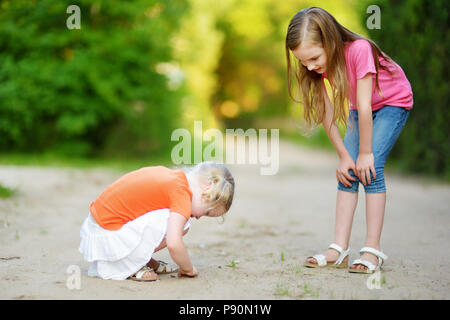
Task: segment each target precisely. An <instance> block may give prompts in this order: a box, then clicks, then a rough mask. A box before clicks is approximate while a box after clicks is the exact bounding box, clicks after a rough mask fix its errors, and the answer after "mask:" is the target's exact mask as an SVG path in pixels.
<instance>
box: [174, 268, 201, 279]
mask: <svg viewBox="0 0 450 320" xmlns="http://www.w3.org/2000/svg"><path fill="white" fill-rule="evenodd" d="M196 276H198V271H197V269H196V268H195V267H194V266H192V270H189V271H186V270H182V269H181V268H180V269H179V270H178V277H189V278H193V277H196Z"/></svg>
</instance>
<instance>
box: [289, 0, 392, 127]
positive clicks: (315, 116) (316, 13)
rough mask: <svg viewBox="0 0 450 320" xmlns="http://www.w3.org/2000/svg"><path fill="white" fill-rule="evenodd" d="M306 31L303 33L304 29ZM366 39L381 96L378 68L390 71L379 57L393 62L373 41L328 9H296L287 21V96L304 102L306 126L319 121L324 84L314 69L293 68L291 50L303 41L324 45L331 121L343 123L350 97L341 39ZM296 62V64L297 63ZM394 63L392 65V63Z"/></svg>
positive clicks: (321, 117) (320, 119) (323, 105)
mask: <svg viewBox="0 0 450 320" xmlns="http://www.w3.org/2000/svg"><path fill="white" fill-rule="evenodd" d="M305 31H306V32H305ZM357 39H365V40H367V41H369V43H370V45H371V47H372V54H373V58H374V61H375V68H376V71H377V73H376V89H377V90H378V92H379V93H380V95H381V96H382V93H381V90H380V87H379V84H378V69H379V68H382V69H384V70H386V71H388V72H389V73H390V74H391V75H392V72H391V71H390V70H389V69H388V68H387V67H386V66H384V65H382V64H380V62H379V60H378V57H380V56H381V57H383V58H384V59H385V60H387V61H388V62H391V63H392V64H394V63H393V61H392V60H391V59H390V58H389V57H388V56H387V55H386V54H384V53H383V52H382V51H381V50H380V48H379V47H378V46H377V45H376V44H375V42H373V41H372V40H369V39H366V38H364V37H363V36H361V35H359V34H356V33H354V32H352V31H350V30H348V29H347V28H345V27H344V26H342V25H341V24H339V22H337V21H336V19H335V18H334V17H333V16H332V15H331V14H330V13H328V11H326V10H324V9H322V8H318V7H311V8H307V9H303V10H301V11H299V12H298V13H297V14H296V15H295V16H294V17H293V18H292V19H291V21H290V23H289V27H288V30H287V34H286V42H285V46H286V59H287V84H288V91H289V96H290V97H291V99H292V100H294V101H295V102H297V103H302V102H303V104H304V114H303V117H304V118H305V120H306V122H307V124H308V127H309V128H311V126H312V124H314V125H318V124H320V123H322V121H323V118H324V115H325V99H324V95H323V90H324V84H323V80H322V76H321V75H320V74H318V73H316V72H315V71H309V70H308V69H307V68H306V67H304V66H302V65H301V64H300V66H299V67H298V68H297V70H293V68H292V66H291V65H292V64H291V58H290V51H292V50H295V49H296V48H297V47H298V46H299V45H301V44H302V43H303V42H308V43H312V44H315V45H319V46H321V47H323V49H324V50H325V53H326V56H327V66H326V73H327V77H328V79H329V81H330V84H331V92H332V94H331V95H332V97H331V101H332V104H333V106H334V112H333V122H336V120H337V121H338V122H341V123H344V124H345V123H346V122H347V119H346V111H347V103H348V97H349V90H350V89H349V84H348V79H347V67H346V63H345V53H344V42H346V41H350V42H352V41H354V40H357ZM297 65H298V63H297ZM394 65H395V64H394ZM292 73H293V74H294V75H295V78H296V80H297V82H298V85H299V89H300V94H301V97H302V98H303V101H297V100H296V99H295V98H294V97H293V95H292V91H291V86H292V83H291V77H292Z"/></svg>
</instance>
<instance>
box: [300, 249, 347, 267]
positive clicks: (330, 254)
mask: <svg viewBox="0 0 450 320" xmlns="http://www.w3.org/2000/svg"><path fill="white" fill-rule="evenodd" d="M339 255H340V253H339V252H337V251H336V250H334V249H328V250H327V251H325V253H324V256H325V259H326V260H327V262H335V261H336V260H337V259H338V258H339ZM347 261H348V256H347V257H345V258H344V260H343V262H347ZM306 262H309V263H312V264H317V260H316V259H314V258H308V259H306Z"/></svg>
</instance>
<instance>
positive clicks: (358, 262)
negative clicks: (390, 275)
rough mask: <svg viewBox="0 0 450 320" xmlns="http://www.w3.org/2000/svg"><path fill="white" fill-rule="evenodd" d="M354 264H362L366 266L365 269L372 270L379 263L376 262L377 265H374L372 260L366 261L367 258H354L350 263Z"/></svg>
mask: <svg viewBox="0 0 450 320" xmlns="http://www.w3.org/2000/svg"><path fill="white" fill-rule="evenodd" d="M354 264H362V265H363V266H366V267H367V269H369V270H370V271H373V270H375V269H377V267H379V266H380V265H379V264H378V266H375V265H374V264H373V263H372V262H370V261H367V260H361V259H356V260H355V261H353V262H352V265H354Z"/></svg>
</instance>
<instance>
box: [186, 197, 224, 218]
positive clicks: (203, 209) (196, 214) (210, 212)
mask: <svg viewBox="0 0 450 320" xmlns="http://www.w3.org/2000/svg"><path fill="white" fill-rule="evenodd" d="M191 208H192V210H191V217H192V218H195V219H200V218H201V217H220V216H221V215H223V214H224V213H225V208H224V207H223V206H218V207H216V208H213V209H211V205H210V204H206V203H205V202H204V201H202V202H201V203H195V204H194V201H193V202H192V206H191Z"/></svg>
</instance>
